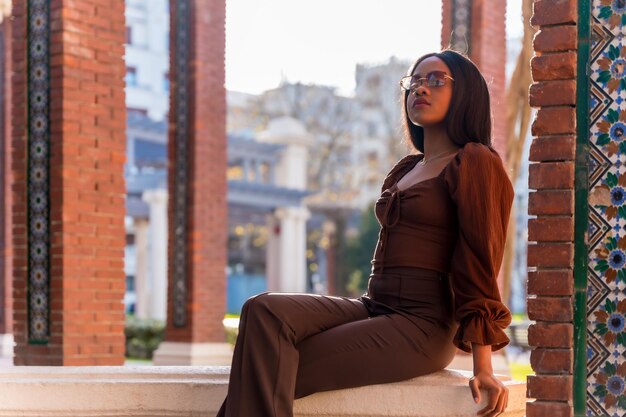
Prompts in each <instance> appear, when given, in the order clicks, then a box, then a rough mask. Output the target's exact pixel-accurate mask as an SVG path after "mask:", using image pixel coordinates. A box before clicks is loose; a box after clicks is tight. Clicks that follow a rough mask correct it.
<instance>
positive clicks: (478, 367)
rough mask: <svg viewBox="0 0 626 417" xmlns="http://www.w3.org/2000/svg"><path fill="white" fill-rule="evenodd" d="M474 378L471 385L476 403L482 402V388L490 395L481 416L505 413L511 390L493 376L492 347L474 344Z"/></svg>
mask: <svg viewBox="0 0 626 417" xmlns="http://www.w3.org/2000/svg"><path fill="white" fill-rule="evenodd" d="M472 355H473V359H474V376H473V377H472V378H471V379H470V382H469V385H470V389H471V390H472V395H473V396H474V401H475V402H476V403H479V402H480V388H482V389H484V390H486V391H487V392H488V393H489V399H488V401H489V402H488V404H487V405H486V406H485V408H483V409H481V410H480V411H478V413H477V414H478V415H479V416H487V417H495V416H497V415H498V414H500V413H502V412H504V409H505V408H506V406H507V403H508V400H509V390H508V388H506V387H505V386H504V384H503V383H502V382H501V381H500V380H499V379H498V378H496V377H495V376H494V375H493V366H492V365H491V345H479V344H478V343H472Z"/></svg>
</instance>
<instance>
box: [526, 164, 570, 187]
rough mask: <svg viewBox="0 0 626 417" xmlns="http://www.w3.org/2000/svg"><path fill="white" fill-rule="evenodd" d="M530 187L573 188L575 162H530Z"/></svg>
mask: <svg viewBox="0 0 626 417" xmlns="http://www.w3.org/2000/svg"><path fill="white" fill-rule="evenodd" d="M528 187H529V188H530V189H533V190H545V189H563V188H566V189H573V188H574V163H573V162H542V163H539V164H530V166H529V176H528Z"/></svg>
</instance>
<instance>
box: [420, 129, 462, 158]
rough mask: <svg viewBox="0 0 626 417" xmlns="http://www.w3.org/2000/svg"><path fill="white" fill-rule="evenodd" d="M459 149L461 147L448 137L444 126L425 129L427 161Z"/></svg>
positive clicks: (425, 154) (425, 155)
mask: <svg viewBox="0 0 626 417" xmlns="http://www.w3.org/2000/svg"><path fill="white" fill-rule="evenodd" d="M458 149H459V147H458V146H457V145H456V144H455V143H454V142H452V140H451V139H450V137H449V136H448V132H447V131H446V128H445V126H444V125H437V126H432V127H425V128H424V157H425V158H426V159H428V158H432V157H435V156H437V155H440V154H445V153H447V152H453V151H455V150H458Z"/></svg>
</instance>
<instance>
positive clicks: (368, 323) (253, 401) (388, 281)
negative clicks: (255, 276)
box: [217, 268, 457, 417]
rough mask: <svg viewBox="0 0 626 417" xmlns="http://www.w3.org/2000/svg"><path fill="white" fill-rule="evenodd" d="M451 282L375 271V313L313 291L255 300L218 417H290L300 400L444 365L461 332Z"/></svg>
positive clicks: (424, 273) (419, 273)
mask: <svg viewBox="0 0 626 417" xmlns="http://www.w3.org/2000/svg"><path fill="white" fill-rule="evenodd" d="M445 278H446V277H445V275H444V274H441V273H437V272H435V271H432V270H425V269H418V268H389V269H388V271H387V272H385V275H384V276H379V275H375V274H373V275H372V276H371V278H370V291H371V293H372V295H373V298H374V299H375V300H374V299H369V300H368V302H369V303H370V304H369V305H368V307H367V308H366V306H364V304H363V302H362V301H360V300H358V299H352V298H343V297H330V296H323V295H313V294H280V293H263V294H260V295H258V296H255V297H252V298H250V299H249V300H248V301H246V303H245V304H244V307H243V309H242V313H241V319H240V322H239V334H238V336H237V342H236V344H235V351H234V354H233V364H232V368H231V374H230V381H229V384H228V394H227V398H226V400H225V401H224V403H223V404H222V407H221V409H220V411H219V412H218V414H217V417H291V416H293V399H294V398H301V397H304V396H307V395H309V394H312V393H314V392H319V391H328V390H335V389H342V388H351V387H358V386H363V385H371V384H381V383H388V382H396V381H402V380H406V379H409V378H414V377H417V376H420V375H425V374H428V373H431V372H435V371H438V370H440V369H443V368H445V367H446V366H447V365H448V364H449V363H450V362H451V361H452V359H453V358H454V354H455V352H456V348H455V347H454V344H453V343H452V338H453V336H454V333H455V331H456V327H457V326H456V325H455V323H454V322H453V321H452V320H451V314H450V310H451V308H452V296H451V292H450V288H449V284H448V281H447V279H445ZM374 294H375V295H374Z"/></svg>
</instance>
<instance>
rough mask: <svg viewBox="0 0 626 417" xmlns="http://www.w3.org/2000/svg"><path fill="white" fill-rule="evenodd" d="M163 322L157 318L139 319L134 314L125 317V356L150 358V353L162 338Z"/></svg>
mask: <svg viewBox="0 0 626 417" xmlns="http://www.w3.org/2000/svg"><path fill="white" fill-rule="evenodd" d="M164 331H165V323H163V322H162V321H159V320H140V319H137V318H135V317H134V316H128V317H127V318H126V327H125V329H124V333H125V335H126V357H127V358H137V359H152V354H153V353H154V351H155V350H156V349H157V348H158V347H159V343H161V341H162V340H163V333H164Z"/></svg>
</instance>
